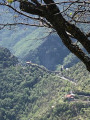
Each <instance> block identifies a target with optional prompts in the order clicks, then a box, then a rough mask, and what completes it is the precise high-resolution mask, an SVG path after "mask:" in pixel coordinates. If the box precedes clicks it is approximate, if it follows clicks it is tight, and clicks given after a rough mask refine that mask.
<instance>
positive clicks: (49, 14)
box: [0, 0, 90, 71]
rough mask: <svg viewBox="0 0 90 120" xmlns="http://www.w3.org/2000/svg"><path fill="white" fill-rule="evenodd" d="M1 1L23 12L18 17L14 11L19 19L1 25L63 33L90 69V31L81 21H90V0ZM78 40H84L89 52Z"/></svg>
mask: <svg viewBox="0 0 90 120" xmlns="http://www.w3.org/2000/svg"><path fill="white" fill-rule="evenodd" d="M18 3H19V4H18ZM0 5H1V6H5V7H8V8H11V9H12V10H13V11H15V12H16V13H18V15H21V16H23V17H20V16H19V18H17V16H16V15H14V17H15V19H18V20H16V21H14V23H4V22H1V23H0V26H1V27H0V28H1V29H2V28H3V27H5V26H7V25H10V26H11V25H17V24H22V25H31V26H38V27H48V28H51V29H52V32H56V33H57V34H58V35H59V37H60V38H61V39H62V42H63V43H64V45H65V46H66V47H67V48H68V49H69V50H70V51H71V52H72V53H73V54H75V55H76V56H77V57H78V58H79V59H80V60H81V61H82V62H83V63H84V64H85V65H86V67H87V70H88V71H90V57H89V54H90V39H89V37H90V33H89V32H90V31H89V30H88V33H85V31H84V32H83V31H81V29H80V28H79V26H80V24H88V25H90V1H89V0H87V1H86V0H73V1H70V0H2V2H0ZM22 18H23V19H24V21H23V22H21V19H22ZM29 19H30V20H29ZM29 21H30V22H29ZM31 23H32V24H31ZM77 26H78V27H77ZM83 26H84V25H83ZM72 38H75V39H76V41H75V42H74V41H73V40H72ZM77 42H79V43H81V44H82V46H83V48H85V50H86V51H87V54H86V53H85V52H84V51H83V50H82V49H81V48H80V46H79V45H78V44H77Z"/></svg>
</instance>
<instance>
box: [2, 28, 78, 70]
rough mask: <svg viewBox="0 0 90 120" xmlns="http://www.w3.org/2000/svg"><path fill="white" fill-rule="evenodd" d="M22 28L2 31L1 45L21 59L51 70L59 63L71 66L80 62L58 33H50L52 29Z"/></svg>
mask: <svg viewBox="0 0 90 120" xmlns="http://www.w3.org/2000/svg"><path fill="white" fill-rule="evenodd" d="M21 28H22V27H17V28H16V30H15V29H14V30H5V29H3V30H1V31H0V46H4V47H7V48H8V49H10V50H11V51H12V53H13V54H14V55H15V56H17V57H18V58H19V59H20V60H21V61H23V62H25V61H31V62H32V63H37V64H39V65H43V66H45V67H46V68H48V69H50V70H55V69H56V67H57V65H65V67H71V66H72V65H73V64H75V63H77V62H78V59H77V58H76V57H75V56H74V55H72V54H71V53H70V52H69V50H68V49H67V48H66V47H65V46H64V45H63V43H62V42H61V40H60V38H59V37H58V36H57V35H56V34H52V35H49V33H48V31H50V29H45V28H32V27H24V28H22V29H21ZM48 35H49V36H48Z"/></svg>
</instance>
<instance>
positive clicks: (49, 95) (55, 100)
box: [0, 48, 90, 120]
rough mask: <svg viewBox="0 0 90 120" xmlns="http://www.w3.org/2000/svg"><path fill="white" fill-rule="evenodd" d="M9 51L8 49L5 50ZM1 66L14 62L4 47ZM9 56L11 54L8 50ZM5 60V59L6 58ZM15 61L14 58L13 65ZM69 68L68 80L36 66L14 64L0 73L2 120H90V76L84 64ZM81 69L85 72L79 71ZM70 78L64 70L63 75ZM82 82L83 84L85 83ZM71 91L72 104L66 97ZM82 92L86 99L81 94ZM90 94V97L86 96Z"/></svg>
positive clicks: (0, 55)
mask: <svg viewBox="0 0 90 120" xmlns="http://www.w3.org/2000/svg"><path fill="white" fill-rule="evenodd" d="M6 50H7V49H6ZM0 51H1V53H0V58H2V60H1V59H0V65H2V63H3V62H5V61H7V63H8V61H9V62H10V61H11V62H12V57H10V55H7V56H6V52H5V48H0ZM7 54H10V51H9V50H7ZM4 58H6V59H4ZM15 61H16V59H13V62H14V63H17V62H15ZM79 64H80V65H76V67H73V68H71V69H70V73H71V72H72V76H71V75H70V74H68V75H69V78H73V76H74V75H75V74H77V76H79V74H80V77H77V78H76V77H75V78H74V79H75V81H73V82H72V81H71V80H69V79H63V78H62V77H61V75H60V74H61V73H54V72H50V71H48V70H47V69H45V68H44V67H40V66H38V65H36V64H32V63H30V64H27V65H25V66H22V65H20V64H16V65H15V64H14V66H12V64H11V65H10V66H7V67H5V68H4V67H2V68H1V71H0V91H1V92H0V120H28V119H31V120H78V119H80V120H83V119H84V120H89V119H90V114H89V113H90V91H89V85H88V83H89V82H90V76H89V73H88V72H87V71H86V69H85V68H84V67H81V66H82V64H81V63H79ZM79 66H80V67H81V68H83V69H82V74H81V69H79ZM64 74H65V76H68V75H67V73H66V72H65V71H64V73H63V75H64ZM82 81H83V82H82ZM70 91H72V92H73V93H74V94H75V99H74V100H73V101H68V100H66V98H65V96H66V95H67V94H69V93H70ZM82 92H83V96H80V95H82ZM87 93H88V94H87Z"/></svg>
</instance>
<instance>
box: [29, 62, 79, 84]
mask: <svg viewBox="0 0 90 120" xmlns="http://www.w3.org/2000/svg"><path fill="white" fill-rule="evenodd" d="M28 65H30V66H37V67H38V68H40V69H42V70H43V71H45V72H48V73H54V74H55V75H57V76H58V77H60V78H61V79H63V80H68V81H69V82H72V83H73V84H74V85H77V83H76V82H75V80H74V79H72V78H69V77H66V76H64V75H62V74H61V72H60V71H51V70H48V69H46V68H45V67H42V66H40V65H37V64H33V63H29V64H28Z"/></svg>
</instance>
